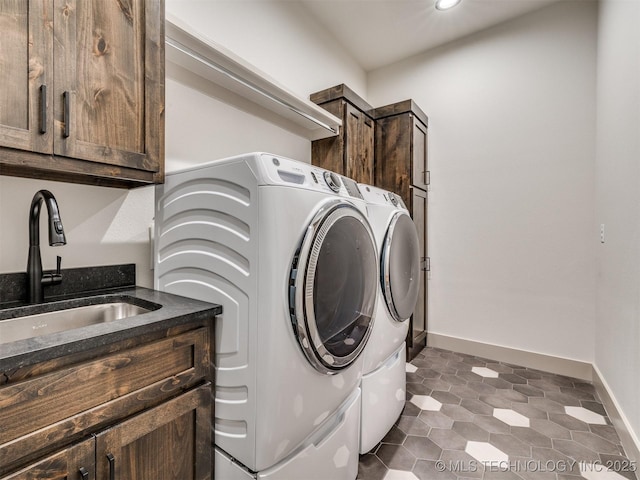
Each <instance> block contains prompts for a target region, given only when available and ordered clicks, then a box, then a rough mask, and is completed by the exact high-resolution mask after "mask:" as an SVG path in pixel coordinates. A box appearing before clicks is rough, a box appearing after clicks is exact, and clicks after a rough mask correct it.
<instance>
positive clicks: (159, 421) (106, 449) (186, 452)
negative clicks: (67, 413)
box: [96, 383, 212, 480]
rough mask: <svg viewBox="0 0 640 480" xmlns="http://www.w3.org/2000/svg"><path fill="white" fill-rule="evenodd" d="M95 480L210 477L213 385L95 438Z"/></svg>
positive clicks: (144, 413)
mask: <svg viewBox="0 0 640 480" xmlns="http://www.w3.org/2000/svg"><path fill="white" fill-rule="evenodd" d="M96 463H97V464H96V469H97V479H98V480H108V479H113V480H205V479H210V478H211V471H212V463H211V384H210V383H207V384H205V385H203V386H201V387H198V388H196V389H194V390H190V391H188V392H187V393H184V394H182V395H180V396H178V397H175V398H174V399H172V400H169V401H168V402H165V403H163V404H160V405H158V406H157V407H155V408H152V409H150V410H147V411H145V412H143V413H141V414H139V415H137V416H135V417H132V418H131V419H130V420H127V421H125V422H122V423H120V424H118V425H116V426H115V427H113V428H111V429H109V430H107V431H105V432H103V433H101V434H99V435H97V437H96Z"/></svg>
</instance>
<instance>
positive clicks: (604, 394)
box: [593, 365, 640, 465]
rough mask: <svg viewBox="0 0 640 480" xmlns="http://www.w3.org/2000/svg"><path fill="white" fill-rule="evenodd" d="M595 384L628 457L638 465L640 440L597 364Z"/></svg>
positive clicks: (594, 372) (594, 369)
mask: <svg viewBox="0 0 640 480" xmlns="http://www.w3.org/2000/svg"><path fill="white" fill-rule="evenodd" d="M593 385H594V387H596V392H597V393H598V396H599V397H600V400H602V404H603V405H604V409H605V410H606V411H607V414H608V415H609V418H610V419H611V422H612V423H613V426H614V427H615V428H616V431H617V432H618V435H619V436H620V441H621V442H622V446H623V448H624V451H625V453H626V454H627V458H629V460H631V461H632V462H635V463H636V465H638V463H639V462H640V440H639V439H638V437H637V435H636V434H635V432H634V431H633V428H631V425H630V424H629V420H628V419H627V417H626V416H625V414H624V412H623V411H622V409H621V408H620V404H619V403H618V401H617V400H616V397H615V396H614V395H613V393H612V392H611V389H610V388H609V385H608V384H607V382H606V381H605V379H604V377H603V376H602V373H601V372H600V370H598V367H597V366H595V365H593Z"/></svg>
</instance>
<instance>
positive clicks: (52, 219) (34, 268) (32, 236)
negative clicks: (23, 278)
mask: <svg viewBox="0 0 640 480" xmlns="http://www.w3.org/2000/svg"><path fill="white" fill-rule="evenodd" d="M43 200H44V202H45V203H46V204H47V211H48V213H49V245H51V246H52V247H59V246H61V245H66V243H67V239H66V238H65V236H64V229H63V228H62V220H61V219H60V211H59V210H58V202H57V201H56V198H55V197H54V196H53V194H52V193H51V192H50V191H49V190H40V191H38V192H36V194H35V195H34V196H33V200H31V210H30V211H29V258H28V260H27V292H28V296H29V303H41V302H42V301H43V299H44V287H45V286H46V285H56V284H58V283H60V282H62V274H61V273H60V266H61V263H62V258H61V257H58V259H57V267H56V273H50V274H47V275H43V274H42V259H41V258H40V208H41V207H42V201H43Z"/></svg>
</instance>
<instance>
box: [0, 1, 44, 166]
mask: <svg viewBox="0 0 640 480" xmlns="http://www.w3.org/2000/svg"><path fill="white" fill-rule="evenodd" d="M52 27H53V1H52V0H51V1H44V0H3V1H2V2H0V85H2V88H0V143H1V144H2V145H3V146H6V147H10V148H15V149H21V150H29V151H33V152H41V153H52V152H53V144H52V139H53V137H52V130H53V115H47V113H46V112H47V111H48V110H49V109H50V106H51V104H50V99H51V89H52V87H53V68H52V67H53V36H52V32H53V29H52ZM0 158H1V157H0Z"/></svg>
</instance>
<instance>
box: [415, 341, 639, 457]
mask: <svg viewBox="0 0 640 480" xmlns="http://www.w3.org/2000/svg"><path fill="white" fill-rule="evenodd" d="M427 345H428V346H429V347H435V348H442V349H445V350H451V351H454V352H460V353H466V354H467V355H475V356H478V357H484V358H489V359H491V360H498V361H500V362H505V363H511V364H515V365H522V366H523V367H529V368H535V369H537V370H543V371H545V372H551V373H557V374H558V375H565V376H567V377H574V378H579V379H582V380H587V381H591V382H593V385H594V387H595V389H596V392H597V393H598V396H599V397H600V399H601V400H602V404H603V405H604V408H605V410H606V411H607V414H608V415H609V418H610V419H611V422H612V423H613V426H614V427H615V428H616V431H617V432H618V435H619V436H620V441H621V442H622V446H623V448H624V450H625V453H626V455H627V457H628V458H629V460H631V461H633V462H636V464H640V440H639V439H638V437H637V435H636V434H635V432H634V431H633V428H631V426H630V424H629V421H628V420H627V417H626V416H625V415H624V412H623V411H622V409H621V408H620V404H619V403H618V402H617V400H616V398H615V396H614V395H613V393H612V392H611V389H610V388H609V385H608V384H607V382H606V381H605V379H604V377H603V376H602V373H601V372H600V370H598V367H596V366H595V365H593V364H591V363H589V362H581V361H578V360H571V359H569V358H563V357H555V356H553V355H546V354H543V353H535V352H529V351H526V350H518V349H516V348H510V347H503V346H500V345H493V344H490V343H482V342H476V341H474V340H467V339H465V338H458V337H450V336H448V335H440V334H437V333H431V332H430V333H428V334H427Z"/></svg>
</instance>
